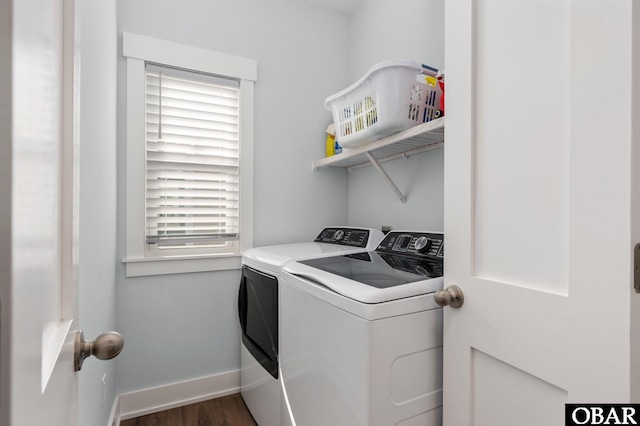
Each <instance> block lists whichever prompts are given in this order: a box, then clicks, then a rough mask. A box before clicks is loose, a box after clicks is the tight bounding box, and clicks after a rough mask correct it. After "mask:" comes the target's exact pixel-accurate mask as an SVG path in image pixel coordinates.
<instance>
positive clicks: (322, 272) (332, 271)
mask: <svg viewBox="0 0 640 426" xmlns="http://www.w3.org/2000/svg"><path fill="white" fill-rule="evenodd" d="M283 270H284V271H285V272H287V273H289V274H292V275H296V276H300V277H303V278H306V279H308V280H310V281H313V282H315V283H318V284H321V285H323V286H324V287H327V288H329V289H331V290H332V291H334V292H336V293H338V294H341V295H343V296H345V297H348V298H350V299H353V300H356V301H359V302H363V303H383V302H388V301H391V300H396V299H403V298H407V297H413V296H417V295H421V294H427V293H432V292H435V291H437V290H440V289H441V288H442V282H443V280H442V263H441V262H438V261H433V260H425V259H421V260H419V259H411V258H408V257H404V256H393V255H389V254H379V253H377V252H365V253H356V254H349V255H343V256H333V257H325V258H321V259H309V260H301V261H299V262H291V263H288V264H286V265H285V267H284V268H283Z"/></svg>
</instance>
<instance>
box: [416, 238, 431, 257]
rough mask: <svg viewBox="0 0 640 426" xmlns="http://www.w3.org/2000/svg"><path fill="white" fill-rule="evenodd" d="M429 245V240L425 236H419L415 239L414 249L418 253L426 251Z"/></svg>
mask: <svg viewBox="0 0 640 426" xmlns="http://www.w3.org/2000/svg"><path fill="white" fill-rule="evenodd" d="M429 247H431V240H430V239H429V238H427V237H420V238H418V239H417V240H416V251H417V252H418V253H426V252H427V251H428V250H429Z"/></svg>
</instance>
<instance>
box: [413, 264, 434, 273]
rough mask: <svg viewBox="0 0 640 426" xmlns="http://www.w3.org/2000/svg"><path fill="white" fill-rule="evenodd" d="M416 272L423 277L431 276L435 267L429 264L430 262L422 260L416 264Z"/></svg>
mask: <svg viewBox="0 0 640 426" xmlns="http://www.w3.org/2000/svg"><path fill="white" fill-rule="evenodd" d="M416 272H417V273H418V274H419V275H422V276H423V277H430V276H431V274H432V273H433V268H431V266H429V264H427V263H425V262H420V263H419V264H418V265H417V266H416Z"/></svg>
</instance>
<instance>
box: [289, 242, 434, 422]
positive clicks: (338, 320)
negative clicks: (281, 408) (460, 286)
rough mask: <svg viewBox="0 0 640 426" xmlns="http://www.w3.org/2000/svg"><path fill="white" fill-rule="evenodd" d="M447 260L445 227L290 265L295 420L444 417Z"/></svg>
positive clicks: (291, 384) (292, 418) (291, 396)
mask: <svg viewBox="0 0 640 426" xmlns="http://www.w3.org/2000/svg"><path fill="white" fill-rule="evenodd" d="M443 258H444V236H443V234H441V233H434V232H416V231H393V232H390V233H389V234H387V235H386V237H385V238H384V240H383V241H382V242H381V243H380V245H379V246H378V247H377V248H376V249H375V250H374V251H368V252H360V253H353V254H344V255H339V256H331V257H324V258H320V259H309V260H300V261H294V262H289V263H287V264H286V265H285V266H284V267H283V273H282V280H281V286H280V291H281V295H280V300H281V306H282V308H281V318H283V321H282V323H281V335H280V360H281V371H282V378H281V380H282V385H283V388H284V393H283V395H284V402H285V406H286V410H287V413H288V415H289V417H290V418H289V419H288V420H287V423H288V424H292V425H298V426H326V425H335V426H338V425H344V426H357V425H363V426H364V425H366V426H389V425H402V426H411V425H416V426H417V425H421V426H440V425H441V424H442V309H441V308H440V307H439V306H438V305H437V304H436V303H435V300H434V292H436V291H438V290H441V289H442V286H443ZM292 318H295V321H291V320H290V319H292ZM285 319H289V320H285Z"/></svg>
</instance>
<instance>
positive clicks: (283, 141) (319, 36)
mask: <svg viewBox="0 0 640 426" xmlns="http://www.w3.org/2000/svg"><path fill="white" fill-rule="evenodd" d="M347 24H348V17H347V15H345V14H343V13H339V12H335V11H331V10H328V9H326V8H323V7H320V6H317V5H314V4H312V3H308V2H305V1H300V0H270V1H268V2H265V1H263V0H234V1H228V0H186V1H175V0H136V1H130V0H120V1H119V2H118V32H119V34H121V33H122V32H123V31H126V32H132V33H138V34H142V35H146V36H151V37H156V38H160V39H165V40H170V41H174V42H178V43H183V44H188V45H192V46H197V47H202V48H206V49H211V50H215V51H219V52H224V53H229V54H232V55H237V56H244V57H248V58H252V59H256V60H257V61H258V82H257V84H256V91H255V93H256V94H255V101H256V102H255V113H256V117H255V149H254V150H255V175H254V182H255V189H254V190H255V194H254V245H256V246H261V245H268V244H280V243H287V242H294V241H302V240H309V239H311V238H313V237H315V235H316V234H317V232H318V231H319V230H320V229H321V228H322V227H324V226H326V225H327V224H329V223H332V224H344V223H346V222H347V202H346V201H347V174H346V172H345V171H344V170H336V171H333V172H331V173H324V172H313V171H312V169H311V162H312V161H313V160H315V159H318V158H321V157H322V156H324V139H325V134H324V130H325V128H326V126H327V125H328V124H329V122H330V121H331V115H330V114H329V112H327V111H325V110H324V107H323V104H324V99H325V98H326V97H327V96H328V95H329V94H332V93H334V92H336V91H338V90H340V89H341V88H343V87H345V86H346V84H347V82H348V77H347V66H346V63H347V57H348V48H347V45H346V44H345V43H344V40H345V39H346V37H347V34H348V33H347V31H348V29H347ZM118 55H119V56H118V106H119V108H118V177H119V179H118V251H117V253H118V259H121V258H123V257H124V226H125V223H124V217H125V215H124V193H125V176H124V175H125V148H126V146H125V129H124V123H125V83H124V82H125V61H124V59H123V58H122V56H121V51H120V52H119V54H118ZM239 277H240V275H239V271H224V272H215V273H214V272H212V273H197V274H182V275H167V276H158V277H143V278H131V279H127V278H125V276H124V268H123V265H122V264H121V263H118V272H117V290H118V292H117V293H118V295H117V307H116V309H117V327H118V330H119V331H120V332H121V333H122V334H123V336H124V338H125V341H126V345H125V350H124V351H123V353H122V354H121V355H120V357H119V358H118V360H117V363H118V378H119V384H118V388H119V391H120V392H122V393H124V392H129V391H133V390H139V389H144V388H148V387H152V386H157V385H162V384H168V383H173V382H177V381H182V380H188V379H190V378H197V377H202V376H207V375H211V374H216V373H222V372H228V371H231V370H236V369H238V368H239V358H240V357H239V348H240V340H239V327H238V323H237V314H236V310H237V309H236V306H237V305H236V304H237V302H236V294H237V288H238V283H239Z"/></svg>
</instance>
